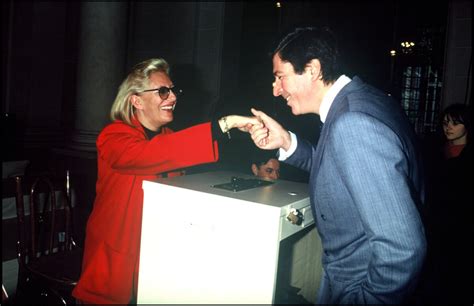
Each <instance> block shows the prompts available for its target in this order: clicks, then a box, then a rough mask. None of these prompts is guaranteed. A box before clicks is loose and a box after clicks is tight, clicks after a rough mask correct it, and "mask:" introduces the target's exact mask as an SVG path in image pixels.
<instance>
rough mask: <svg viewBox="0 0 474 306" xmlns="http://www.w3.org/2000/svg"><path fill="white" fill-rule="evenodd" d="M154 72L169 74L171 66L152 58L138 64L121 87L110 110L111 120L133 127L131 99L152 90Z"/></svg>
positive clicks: (159, 59) (161, 60)
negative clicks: (120, 121) (150, 86)
mask: <svg viewBox="0 0 474 306" xmlns="http://www.w3.org/2000/svg"><path fill="white" fill-rule="evenodd" d="M153 72H164V73H166V74H169V65H168V63H167V62H166V61H165V60H164V59H162V58H152V59H148V60H146V61H143V62H141V63H138V64H137V65H135V66H134V67H133V68H132V71H131V72H130V73H129V74H128V76H127V78H125V80H124V81H123V82H122V84H121V85H120V87H119V90H118V93H117V97H115V101H114V104H112V108H111V109H110V118H111V119H112V121H114V120H122V121H123V122H125V123H127V124H129V125H132V118H133V116H134V107H133V105H132V103H131V101H130V97H131V96H132V95H134V94H136V93H139V92H141V91H143V90H146V89H150V88H148V86H149V78H150V74H152V73H153Z"/></svg>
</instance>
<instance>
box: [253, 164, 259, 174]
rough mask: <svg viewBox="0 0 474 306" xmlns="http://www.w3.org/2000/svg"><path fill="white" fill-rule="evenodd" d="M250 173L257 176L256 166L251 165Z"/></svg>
mask: <svg viewBox="0 0 474 306" xmlns="http://www.w3.org/2000/svg"><path fill="white" fill-rule="evenodd" d="M252 172H253V175H255V176H257V174H258V167H257V165H255V164H252Z"/></svg>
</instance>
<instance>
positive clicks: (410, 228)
mask: <svg viewBox="0 0 474 306" xmlns="http://www.w3.org/2000/svg"><path fill="white" fill-rule="evenodd" d="M272 62H273V74H274V77H275V80H274V82H273V95H274V96H281V97H282V98H283V99H284V100H285V102H286V104H287V105H288V106H289V107H290V108H291V111H292V113H293V115H303V114H310V113H314V114H317V115H319V116H320V119H321V121H322V122H323V123H324V125H323V127H322V130H321V135H320V137H319V141H318V144H317V145H313V144H311V143H310V142H308V141H305V140H303V139H301V138H299V137H297V136H296V135H295V134H293V133H292V132H290V131H287V130H286V129H285V128H283V127H282V126H281V125H280V124H279V123H278V122H277V121H275V120H274V119H273V118H271V117H269V116H268V115H267V114H265V113H264V112H261V111H258V110H255V109H252V110H251V111H252V113H253V114H254V115H255V116H257V117H258V118H259V119H260V120H261V121H262V122H263V123H264V126H257V125H254V126H253V127H252V128H251V129H250V132H251V137H252V140H253V141H254V143H255V145H256V146H257V147H258V148H261V149H278V154H279V157H278V159H279V160H280V161H284V162H285V163H289V164H291V165H294V166H297V167H300V168H301V169H304V170H306V171H308V172H310V180H309V188H310V199H311V205H312V211H313V214H314V218H315V222H316V226H317V229H318V232H319V234H320V236H321V240H322V246H323V258H322V263H323V276H322V280H321V286H320V290H319V292H318V297H317V303H318V304H384V303H395V304H398V303H402V302H403V301H404V300H405V299H406V298H407V297H408V296H409V295H410V294H411V292H412V291H413V290H414V288H415V285H416V283H417V281H418V277H419V274H420V271H421V268H422V266H423V262H424V259H425V254H426V238H425V232H424V226H423V223H422V219H421V217H420V213H419V210H418V207H419V206H420V205H421V204H422V201H423V196H424V195H423V188H424V185H423V184H424V182H423V175H422V169H421V151H419V150H418V140H417V137H416V135H415V133H414V130H413V128H412V126H411V125H410V123H409V121H408V119H407V117H406V115H405V113H404V112H403V110H402V109H401V107H400V105H398V103H396V101H394V100H393V99H392V98H391V97H390V96H388V95H387V94H385V93H383V92H381V91H379V90H377V89H376V88H374V87H372V86H370V85H369V84H366V83H364V82H363V81H362V80H361V79H360V78H358V77H354V78H352V79H351V78H349V77H347V76H346V75H344V74H341V73H340V70H339V63H338V48H337V42H336V39H335V37H334V36H333V34H332V33H331V31H330V30H328V29H327V28H313V27H311V28H297V29H296V30H294V31H293V32H291V33H290V34H288V35H287V36H285V37H284V38H283V39H282V40H281V41H280V42H279V44H278V46H277V47H276V49H275V50H274V52H273V57H272Z"/></svg>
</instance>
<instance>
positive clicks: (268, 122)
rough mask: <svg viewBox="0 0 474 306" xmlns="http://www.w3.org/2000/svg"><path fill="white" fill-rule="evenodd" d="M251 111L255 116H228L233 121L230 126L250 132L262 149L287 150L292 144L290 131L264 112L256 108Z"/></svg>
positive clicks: (228, 119)
mask: <svg viewBox="0 0 474 306" xmlns="http://www.w3.org/2000/svg"><path fill="white" fill-rule="evenodd" d="M251 112H252V114H253V115H254V117H245V116H239V115H231V116H228V117H227V121H230V122H232V124H231V125H230V128H238V129H239V130H240V131H242V132H248V133H250V137H251V138H252V140H253V142H254V143H255V145H256V146H257V147H258V148H260V149H265V150H273V149H279V148H282V149H284V150H286V151H287V150H288V149H289V147H290V144H291V137H290V134H289V132H288V131H287V130H285V129H284V128H283V127H282V126H281V125H280V124H279V123H278V122H277V121H275V120H274V119H272V118H271V117H269V116H268V115H267V114H265V113H264V112H262V111H259V110H256V109H254V108H252V109H251Z"/></svg>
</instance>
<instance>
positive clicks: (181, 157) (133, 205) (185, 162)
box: [73, 121, 218, 304]
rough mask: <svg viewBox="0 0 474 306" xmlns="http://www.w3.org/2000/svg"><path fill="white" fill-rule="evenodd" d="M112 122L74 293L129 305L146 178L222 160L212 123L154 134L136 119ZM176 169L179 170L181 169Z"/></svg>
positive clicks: (100, 147) (103, 143)
mask: <svg viewBox="0 0 474 306" xmlns="http://www.w3.org/2000/svg"><path fill="white" fill-rule="evenodd" d="M134 124H136V127H131V126H129V125H127V124H125V123H123V122H121V121H115V122H113V123H111V124H110V125H108V126H106V127H105V128H104V129H103V130H102V132H101V133H100V134H99V136H98V138H97V152H98V157H97V162H98V177H97V184H96V198H95V202H94V207H93V210H92V213H91V215H90V217H89V220H88V222H87V229H86V240H85V246H84V259H83V263H82V274H81V278H80V280H79V282H78V284H77V286H76V287H75V288H74V291H73V295H74V297H76V298H77V299H80V300H82V301H84V302H86V303H94V304H95V303H97V304H102V303H113V304H128V303H129V301H130V300H131V298H132V296H136V289H137V280H138V261H139V250H140V237H141V221H142V208H143V190H142V182H143V180H155V179H156V178H157V177H160V176H161V175H160V174H161V173H164V172H168V171H173V170H176V169H180V168H184V167H189V166H193V165H197V164H203V163H209V162H216V161H217V160H218V150H217V142H216V141H214V140H213V139H212V132H211V124H210V123H204V124H199V125H196V126H193V127H190V128H188V129H184V130H181V131H179V132H173V131H172V130H170V129H168V128H163V129H162V131H161V133H160V134H158V135H157V136H155V137H154V138H153V139H151V140H149V139H147V136H146V134H145V131H144V129H143V128H142V126H141V125H140V124H139V123H138V121H135V122H134ZM175 174H176V173H175Z"/></svg>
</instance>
